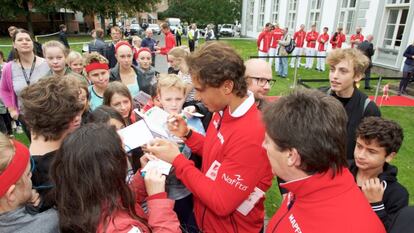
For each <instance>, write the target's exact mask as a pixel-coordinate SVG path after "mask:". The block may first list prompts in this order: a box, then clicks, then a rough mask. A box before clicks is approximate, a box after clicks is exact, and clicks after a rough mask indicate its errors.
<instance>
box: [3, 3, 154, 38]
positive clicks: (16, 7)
mask: <svg viewBox="0 0 414 233" xmlns="http://www.w3.org/2000/svg"><path fill="white" fill-rule="evenodd" d="M159 1H160V0H55V1H51V0H13V1H11V0H0V6H1V7H0V19H8V18H14V17H16V16H18V15H25V16H26V21H27V28H28V30H29V31H30V32H32V33H33V26H32V20H31V11H30V7H29V6H33V8H35V9H36V11H38V12H41V13H44V14H47V13H51V12H56V11H57V10H58V9H60V8H66V9H71V10H73V11H81V12H83V13H84V14H86V15H92V14H98V15H99V16H101V17H112V18H116V16H117V15H118V12H124V13H127V14H129V15H132V14H135V13H136V12H142V11H151V10H152V9H153V8H154V6H155V4H157V3H158V2H159Z"/></svg>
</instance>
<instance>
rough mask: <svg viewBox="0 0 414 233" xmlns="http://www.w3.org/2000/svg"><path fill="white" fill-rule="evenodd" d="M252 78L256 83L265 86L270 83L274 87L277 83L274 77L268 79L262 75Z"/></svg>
mask: <svg viewBox="0 0 414 233" xmlns="http://www.w3.org/2000/svg"><path fill="white" fill-rule="evenodd" d="M249 78H251V79H254V80H256V84H257V85H259V86H261V87H264V86H266V84H269V86H271V87H273V85H275V83H276V80H274V79H267V78H261V77H249Z"/></svg>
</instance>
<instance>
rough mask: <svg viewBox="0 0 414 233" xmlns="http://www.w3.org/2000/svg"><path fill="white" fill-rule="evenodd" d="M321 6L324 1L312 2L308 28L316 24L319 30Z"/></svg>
mask: <svg viewBox="0 0 414 233" xmlns="http://www.w3.org/2000/svg"><path fill="white" fill-rule="evenodd" d="M321 6H322V0H311V4H310V10H309V20H308V28H310V27H311V26H312V25H313V24H316V28H319V26H320V20H321Z"/></svg>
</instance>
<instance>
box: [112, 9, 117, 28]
mask: <svg viewBox="0 0 414 233" xmlns="http://www.w3.org/2000/svg"><path fill="white" fill-rule="evenodd" d="M111 15H112V26H117V24H116V15H115V12H112V13H111Z"/></svg>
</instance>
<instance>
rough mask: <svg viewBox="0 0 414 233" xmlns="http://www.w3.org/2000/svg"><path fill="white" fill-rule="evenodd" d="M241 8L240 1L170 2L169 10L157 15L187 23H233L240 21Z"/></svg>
mask: <svg viewBox="0 0 414 233" xmlns="http://www.w3.org/2000/svg"><path fill="white" fill-rule="evenodd" d="M241 6H242V1H241V0H203V1H199V0H170V1H169V8H168V9H167V10H166V11H164V12H162V13H161V14H159V15H160V16H161V17H162V18H166V17H176V18H180V19H181V20H182V21H183V22H187V23H193V22H196V23H199V24H208V23H213V24H219V23H233V22H234V21H235V20H238V19H240V13H241Z"/></svg>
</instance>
